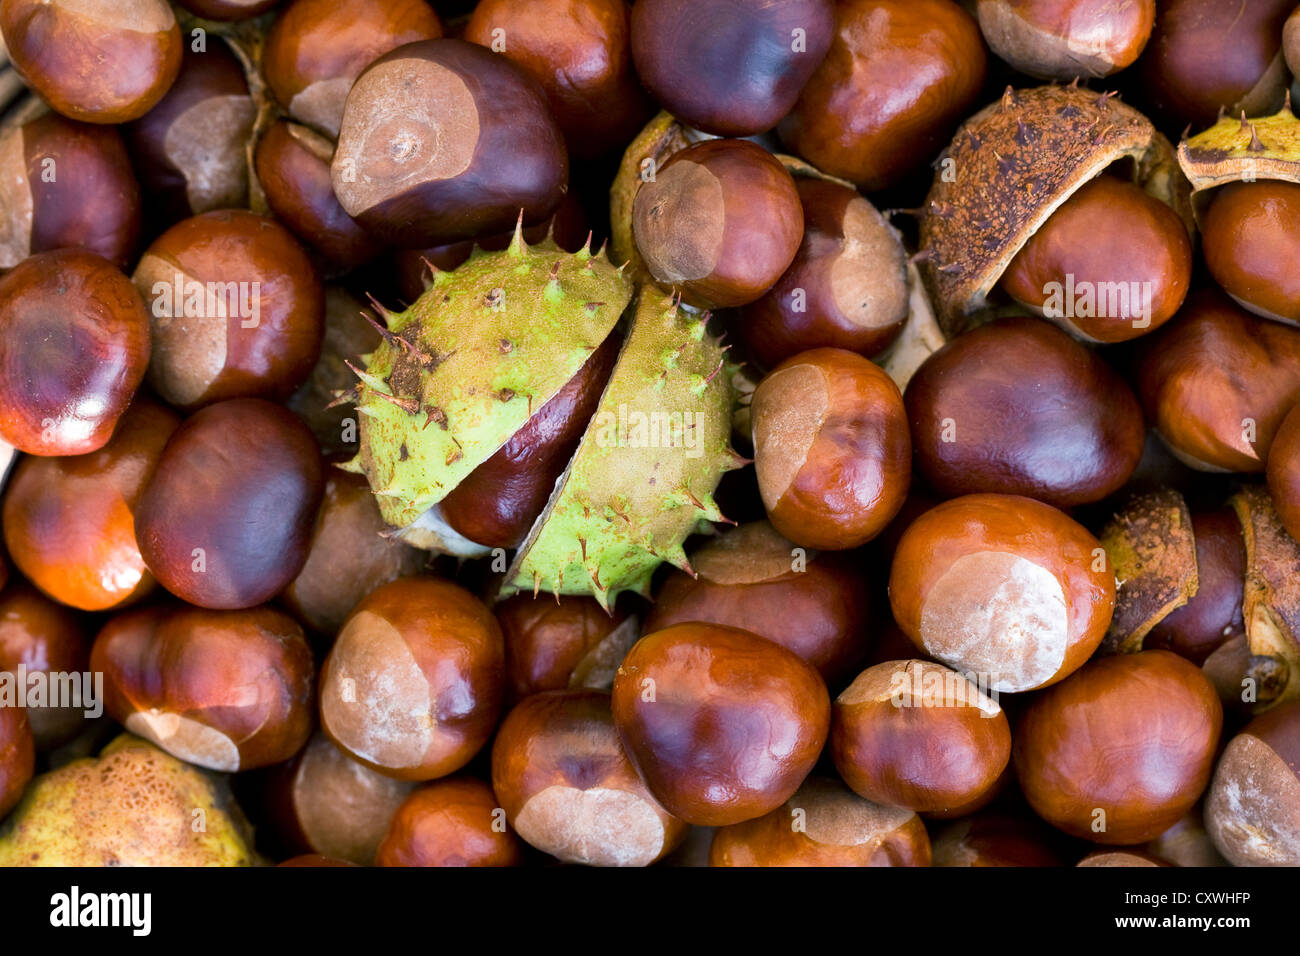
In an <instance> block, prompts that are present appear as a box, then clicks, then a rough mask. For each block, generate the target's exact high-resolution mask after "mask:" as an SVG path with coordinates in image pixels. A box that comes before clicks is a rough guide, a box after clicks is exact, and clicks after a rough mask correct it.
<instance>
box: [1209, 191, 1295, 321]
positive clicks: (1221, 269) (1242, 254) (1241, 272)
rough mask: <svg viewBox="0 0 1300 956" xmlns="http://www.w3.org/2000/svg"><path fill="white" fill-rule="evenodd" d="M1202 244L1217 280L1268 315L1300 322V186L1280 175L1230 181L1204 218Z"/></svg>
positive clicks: (1239, 300)
mask: <svg viewBox="0 0 1300 956" xmlns="http://www.w3.org/2000/svg"><path fill="white" fill-rule="evenodd" d="M1201 248H1202V249H1203V250H1204V252H1205V264H1206V265H1207V266H1208V267H1209V269H1210V274H1211V275H1212V276H1214V281H1215V282H1217V283H1219V285H1220V286H1222V287H1223V290H1224V291H1225V292H1227V293H1228V295H1230V296H1232V297H1233V298H1234V299H1235V300H1236V301H1237V303H1238V304H1239V305H1241V306H1243V307H1244V308H1247V309H1249V310H1250V311H1251V312H1254V313H1255V314H1256V315H1262V316H1263V317H1264V318H1266V319H1277V320H1278V321H1281V322H1287V323H1289V324H1291V325H1300V281H1297V280H1296V278H1295V276H1294V274H1293V270H1292V269H1290V268H1289V267H1288V265H1287V264H1288V263H1290V262H1294V261H1296V257H1297V256H1300V185H1297V184H1296V183H1288V182H1282V181H1280V180H1259V181H1257V182H1236V183H1229V184H1228V185H1226V186H1224V187H1223V188H1222V189H1220V190H1218V192H1216V193H1215V194H1214V199H1213V200H1212V201H1211V203H1210V207H1209V209H1208V210H1207V211H1206V213H1205V218H1204V221H1203V222H1202V223H1201Z"/></svg>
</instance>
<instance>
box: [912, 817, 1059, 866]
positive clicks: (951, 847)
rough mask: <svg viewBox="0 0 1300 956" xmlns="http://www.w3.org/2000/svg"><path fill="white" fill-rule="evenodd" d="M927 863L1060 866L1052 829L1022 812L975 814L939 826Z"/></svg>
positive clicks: (941, 864)
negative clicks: (931, 854)
mask: <svg viewBox="0 0 1300 956" xmlns="http://www.w3.org/2000/svg"><path fill="white" fill-rule="evenodd" d="M931 850H932V853H933V856H932V859H931V862H930V865H931V866H981V867H982V866H1061V865H1062V860H1061V858H1060V856H1059V855H1058V854H1057V853H1056V851H1055V849H1054V847H1053V846H1052V831H1050V830H1048V829H1047V827H1045V826H1043V825H1042V824H1041V823H1039V822H1038V821H1037V820H1036V819H1035V818H1033V817H1031V816H1029V814H1028V813H1026V814H1025V815H1024V816H1008V815H1006V814H1002V813H991V812H989V813H979V814H976V815H974V816H969V817H965V818H964V819H961V820H956V821H954V822H952V823H950V824H948V825H947V826H944V827H942V828H941V829H939V830H938V831H937V832H936V833H935V834H934V838H933V840H932V843H931Z"/></svg>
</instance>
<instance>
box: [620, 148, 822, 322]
mask: <svg viewBox="0 0 1300 956" xmlns="http://www.w3.org/2000/svg"><path fill="white" fill-rule="evenodd" d="M632 234H633V237H634V238H635V240H636V248H637V251H638V252H639V253H640V254H641V257H642V258H643V259H644V260H645V264H646V267H647V268H648V269H649V270H650V273H651V275H653V276H654V277H655V279H656V280H658V281H659V282H660V283H661V284H663V285H664V286H665V287H666V288H669V287H670V288H673V289H676V290H678V291H680V292H681V295H682V300H683V301H684V302H686V303H687V304H689V305H694V306H698V307H700V308H730V307H734V306H739V305H745V304H746V303H748V302H753V301H754V300H755V299H757V298H759V296H761V295H763V293H764V292H766V291H767V290H768V289H769V288H771V287H772V285H773V284H774V283H775V282H776V281H777V279H779V278H781V274H782V273H783V272H785V270H786V269H787V268H788V267H789V265H790V263H791V262H793V261H794V257H795V253H796V252H798V251H799V241H800V237H801V236H802V235H803V207H802V206H801V205H800V203H799V193H798V192H797V190H796V189H795V185H794V178H793V177H792V176H791V175H790V173H789V172H787V171H786V168H785V167H784V166H783V165H781V162H780V161H779V160H778V159H776V157H774V156H773V155H772V154H771V153H769V152H768V151H767V150H765V149H763V148H762V147H761V146H757V145H755V144H754V143H751V142H750V141H749V140H743V139H714V140H706V141H705V142H703V143H696V144H695V145H694V146H688V147H686V148H685V149H683V150H680V151H679V152H677V153H674V154H673V156H672V158H671V159H669V160H668V162H666V163H664V164H663V167H662V168H660V169H657V170H655V174H654V178H653V179H652V180H650V181H649V182H645V183H643V184H642V185H641V188H640V189H638V190H637V194H636V199H635V200H634V201H633V206H632Z"/></svg>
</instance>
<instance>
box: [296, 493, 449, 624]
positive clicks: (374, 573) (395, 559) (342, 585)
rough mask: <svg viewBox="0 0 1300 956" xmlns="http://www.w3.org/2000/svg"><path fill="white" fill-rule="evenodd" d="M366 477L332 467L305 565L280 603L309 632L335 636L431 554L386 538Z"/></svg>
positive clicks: (383, 524)
mask: <svg viewBox="0 0 1300 956" xmlns="http://www.w3.org/2000/svg"><path fill="white" fill-rule="evenodd" d="M388 530H389V528H388V525H386V524H385V523H384V519H383V518H381V517H380V516H379V506H378V505H377V504H375V496H374V495H373V494H371V493H370V486H369V485H368V484H367V483H366V480H365V478H363V477H361V476H360V475H352V474H348V473H346V472H340V471H338V470H337V469H331V470H330V474H329V475H327V476H326V478H325V492H324V497H323V498H322V500H321V506H320V511H319V512H317V514H316V527H315V530H313V532H312V537H311V545H310V548H309V550H308V552H307V561H306V563H304V564H303V566H302V570H301V571H299V572H298V576H297V577H296V578H294V579H293V581H292V582H290V584H289V586H288V587H287V588H285V589H284V593H283V594H282V595H281V600H283V601H284V603H285V605H286V606H287V607H288V608H289V610H291V611H293V613H294V614H295V615H297V616H298V619H299V620H301V621H302V622H303V623H304V624H306V625H307V626H308V627H310V628H311V629H313V630H315V631H318V632H320V633H321V634H326V635H329V636H331V637H332V636H333V635H335V634H337V633H338V631H339V628H341V627H342V626H343V622H344V621H345V620H347V616H348V614H349V613H350V612H351V611H352V609H353V608H354V607H355V606H356V604H357V602H358V601H360V600H361V599H362V598H363V597H365V596H366V595H367V594H369V593H370V592H371V591H373V590H374V589H375V588H377V587H379V586H380V585H381V584H387V583H388V582H389V581H394V580H396V579H397V578H400V577H405V576H407V575H411V574H415V573H416V572H418V571H419V570H420V569H421V568H422V567H423V566H424V564H425V562H426V561H427V560H428V556H427V555H426V554H425V553H424V552H422V551H419V550H417V549H415V548H412V547H411V546H410V545H408V544H404V543H403V542H401V541H398V540H396V539H395V538H391V537H388V536H386V535H385V534H384V532H386V531H388Z"/></svg>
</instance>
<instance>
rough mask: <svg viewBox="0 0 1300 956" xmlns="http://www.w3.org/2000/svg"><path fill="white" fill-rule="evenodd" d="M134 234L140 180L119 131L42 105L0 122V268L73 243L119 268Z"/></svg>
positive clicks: (132, 251)
mask: <svg viewBox="0 0 1300 956" xmlns="http://www.w3.org/2000/svg"><path fill="white" fill-rule="evenodd" d="M139 239H140V186H139V184H138V183H137V182H136V179H135V173H134V172H132V169H131V160H130V158H129V157H128V156H127V153H126V148H125V147H124V146H123V145H122V137H121V136H120V135H119V134H118V132H117V130H115V129H112V128H111V127H107V126H91V125H89V124H87V123H74V122H73V121H72V120H69V119H64V118H63V117H62V116H60V115H58V114H57V113H49V112H46V113H42V114H41V115H39V116H36V117H34V118H32V119H28V120H27V121H25V122H18V121H15V122H13V123H11V124H9V125H8V126H7V127H5V128H3V129H0V269H8V268H12V267H13V266H16V265H18V263H20V262H22V260H23V259H25V258H27V256H29V255H31V254H32V253H33V252H46V251H49V250H51V249H63V248H68V247H77V248H81V249H86V250H88V251H90V252H94V253H98V254H99V255H101V256H103V257H104V258H105V259H108V260H110V261H111V262H112V263H113V264H114V265H116V266H117V267H118V268H119V269H125V268H126V267H127V265H128V263H129V262H130V261H131V257H132V256H133V255H134V254H135V251H136V244H137V243H138V241H139Z"/></svg>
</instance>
